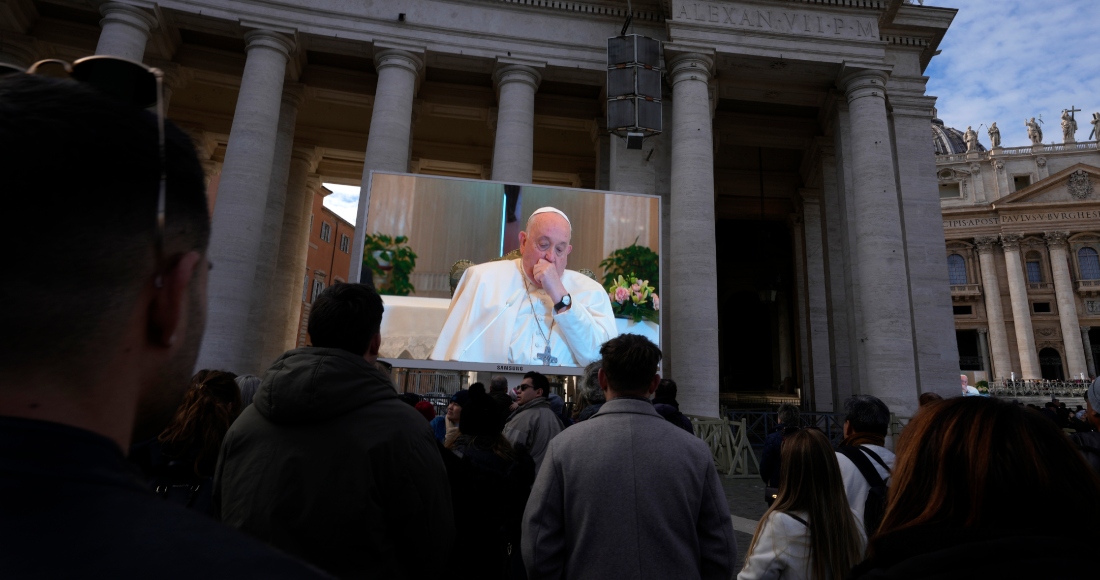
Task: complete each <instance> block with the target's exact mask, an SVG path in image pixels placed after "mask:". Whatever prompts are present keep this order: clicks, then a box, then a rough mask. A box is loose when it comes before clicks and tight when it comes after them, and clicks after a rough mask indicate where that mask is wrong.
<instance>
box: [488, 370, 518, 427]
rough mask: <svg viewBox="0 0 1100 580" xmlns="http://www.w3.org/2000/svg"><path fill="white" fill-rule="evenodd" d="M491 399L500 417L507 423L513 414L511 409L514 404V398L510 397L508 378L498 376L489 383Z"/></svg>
mask: <svg viewBox="0 0 1100 580" xmlns="http://www.w3.org/2000/svg"><path fill="white" fill-rule="evenodd" d="M489 398H490V399H492V400H493V404H494V405H495V406H496V408H497V411H499V412H500V416H501V417H503V418H504V420H505V421H507V420H508V415H510V414H512V411H511V409H510V407H511V406H512V402H513V401H512V397H511V396H509V395H508V377H503V376H500V375H497V376H495V377H493V380H491V381H489Z"/></svg>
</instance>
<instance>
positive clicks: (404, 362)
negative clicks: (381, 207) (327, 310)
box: [349, 169, 666, 376]
mask: <svg viewBox="0 0 1100 580" xmlns="http://www.w3.org/2000/svg"><path fill="white" fill-rule="evenodd" d="M375 174H378V175H393V176H398V177H414V178H429V179H447V180H452V181H469V182H474V183H495V184H499V185H501V186H504V185H518V186H520V187H541V188H546V189H560V190H563V191H577V192H585V193H596V194H600V195H628V196H632V197H644V198H650V199H656V200H657V210H658V211H657V246H658V248H657V254H658V259H657V272H658V275H659V276H660V279H661V280H664V279H665V255H666V254H665V250H666V248H665V245H666V240H665V235H664V222H665V218H664V204H663V203H662V199H661V196H660V195H658V194H655V193H631V192H627V191H604V190H599V189H585V188H583V187H561V186H556V185H541V184H537V183H515V182H510V181H495V180H492V179H471V178H467V177H452V176H449V175H425V174H421V173H407V172H399V171H381V170H375V169H372V170H370V173H369V174H368V177H367V184H366V187H363V186H360V188H359V205H360V206H361V207H362V206H363V205H364V204H365V211H364V212H363V223H362V224H361V225H360V224H356V227H355V237H356V239H358V240H360V244H362V240H363V239H365V238H366V235H367V220H368V219H369V218H370V200H371V192H372V190H373V185H374V176H375ZM351 269H352V272H349V274H351V276H350V277H349V279H350V280H356V281H358V280H361V279H362V278H361V276H362V273H363V262H362V261H360V262H359V263H358V264H355V263H353V264H351ZM600 285H601V286H603V284H602V283H600ZM656 290H657V294H658V296H660V297H661V300H662V302H663V301H664V296H663V293H662V291H661V289H660V288H657V289H656ZM382 300H383V302H384V301H385V297H384V296H383V298H382ZM657 320H658V322H657V328H658V332H659V334H658V337H660V336H661V335H662V334H663V332H664V328H665V309H664V307H663V306H662V308H661V309H660V310H658V311H657ZM663 342H664V340H663V339H662V340H659V341H658V344H657V346H658V347H659V348H661V352H664V347H663V346H662V343H663ZM378 360H380V361H383V362H385V363H387V364H390V365H392V366H393V367H394V368H402V369H420V370H441V371H473V372H495V373H526V372H528V371H539V372H542V371H546V372H545V373H544V374H548V375H560V376H581V375H583V374H584V367H570V366H556V365H531V364H513V363H479V362H464V361H436V360H429V359H411V358H381V357H379V359H378ZM663 366H664V364H663V360H662V363H659V364H658V366H657V372H658V373H660V372H661V370H662V368H663Z"/></svg>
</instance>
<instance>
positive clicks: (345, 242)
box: [340, 234, 351, 254]
mask: <svg viewBox="0 0 1100 580" xmlns="http://www.w3.org/2000/svg"><path fill="white" fill-rule="evenodd" d="M350 248H351V238H350V237H348V235H347V234H341V235H340V251H341V252H343V253H345V254H347V253H349V249H350Z"/></svg>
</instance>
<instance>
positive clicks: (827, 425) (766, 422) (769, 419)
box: [726, 409, 844, 449]
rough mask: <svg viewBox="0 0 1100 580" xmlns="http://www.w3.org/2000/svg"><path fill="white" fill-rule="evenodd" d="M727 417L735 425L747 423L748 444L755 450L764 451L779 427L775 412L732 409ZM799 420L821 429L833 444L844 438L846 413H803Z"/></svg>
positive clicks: (727, 412)
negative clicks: (766, 439) (741, 422)
mask: <svg viewBox="0 0 1100 580" xmlns="http://www.w3.org/2000/svg"><path fill="white" fill-rule="evenodd" d="M726 416H727V417H728V418H729V419H730V421H732V422H734V423H736V422H739V421H742V420H743V421H744V422H745V424H746V426H747V427H746V438H747V441H748V444H749V445H751V446H752V447H753V448H755V449H763V448H764V439H765V438H766V437H767V436H768V434H769V433H772V432H773V431H775V428H776V427H778V426H779V422H778V420H777V419H776V412H775V411H774V410H767V411H761V410H751V411H742V410H739V409H730V410H728V411H726ZM799 420H800V421H801V422H802V426H806V427H816V428H818V429H821V430H822V431H823V432H824V433H825V435H826V436H827V437H828V438H829V440H830V441H832V442H833V443H838V442H839V441H840V440H841V439H843V438H844V413H823V412H822V413H819V412H809V411H803V412H801V413H800V414H799Z"/></svg>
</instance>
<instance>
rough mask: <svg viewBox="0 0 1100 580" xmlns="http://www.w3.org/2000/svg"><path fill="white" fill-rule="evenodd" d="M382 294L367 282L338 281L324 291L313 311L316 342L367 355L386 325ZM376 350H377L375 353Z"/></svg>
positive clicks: (311, 323)
mask: <svg viewBox="0 0 1100 580" xmlns="http://www.w3.org/2000/svg"><path fill="white" fill-rule="evenodd" d="M383 310H384V308H383V306H382V297H381V296H379V295H378V293H377V292H375V291H374V288H371V287H370V286H367V285H366V284H342V283H336V284H333V285H332V286H329V287H328V288H327V289H325V291H324V292H321V295H320V296H318V297H317V300H316V301H315V302H314V303H313V308H312V309H311V310H310V312H309V337H310V340H311V341H312V343H313V346H316V347H321V348H337V349H340V350H343V351H347V352H350V353H351V354H354V355H355V356H363V355H365V354H367V351H368V350H369V349H370V346H371V341H372V340H373V339H374V337H375V336H377V335H378V329H379V327H381V325H382V311H383ZM372 354H376V353H372Z"/></svg>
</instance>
